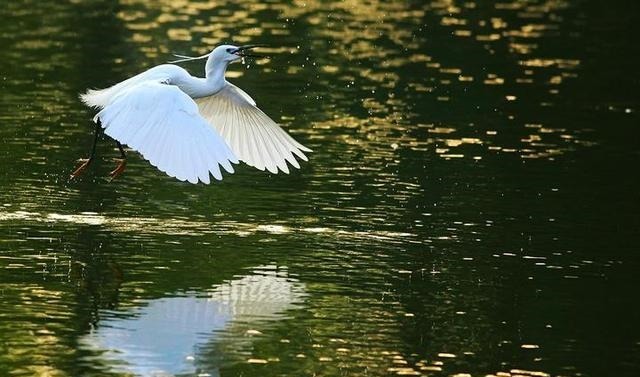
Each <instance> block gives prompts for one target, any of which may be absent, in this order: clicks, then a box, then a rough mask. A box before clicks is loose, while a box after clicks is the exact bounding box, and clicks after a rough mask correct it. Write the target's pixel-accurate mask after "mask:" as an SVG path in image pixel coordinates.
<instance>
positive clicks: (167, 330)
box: [80, 266, 305, 376]
mask: <svg viewBox="0 0 640 377" xmlns="http://www.w3.org/2000/svg"><path fill="white" fill-rule="evenodd" d="M304 296H305V293H304V286H303V284H301V283H299V282H297V281H296V280H294V279H291V278H289V277H288V276H287V274H286V272H283V271H282V270H276V269H275V268H274V267H273V266H261V267H258V268H257V269H256V270H255V273H254V274H251V275H247V276H244V277H242V278H239V279H235V280H231V281H229V282H226V283H223V284H220V285H218V286H216V287H215V288H214V289H213V290H212V291H210V292H209V293H208V294H207V296H206V297H202V296H201V295H196V294H192V295H182V296H176V297H164V298H159V299H154V300H150V301H148V302H147V303H146V305H145V306H140V307H138V308H136V309H134V310H131V311H127V312H115V313H114V312H105V313H103V316H104V317H106V319H104V320H101V321H100V322H99V324H98V327H97V328H96V329H94V330H93V331H91V332H90V333H89V334H87V335H85V336H84V337H83V338H82V339H81V342H80V343H81V345H82V346H83V348H85V349H88V350H93V351H97V352H100V353H101V359H103V361H104V362H106V364H107V365H109V368H110V369H111V371H113V372H120V373H132V374H134V375H141V376H171V375H176V374H183V373H187V374H188V373H200V374H203V375H209V376H219V375H220V373H219V367H218V365H216V364H215V362H214V363H212V361H211V358H212V356H211V355H210V354H207V355H204V351H205V350H206V349H211V347H207V346H210V345H212V344H215V343H217V342H218V341H220V338H222V336H223V334H224V333H225V332H229V331H230V330H231V329H232V328H233V327H234V324H239V323H242V324H245V325H246V324H249V325H251V326H252V327H256V328H260V326H261V325H262V326H265V325H266V324H267V322H268V321H275V320H278V319H282V318H283V317H284V313H285V312H286V311H287V310H289V309H292V308H293V307H294V306H295V304H296V303H300V302H302V300H303V299H304ZM246 333H248V334H259V331H258V330H255V329H253V328H252V329H251V330H248V331H247V332H246ZM250 339H251V338H250V337H245V336H243V337H242V338H241V339H235V340H233V338H231V340H230V341H231V342H237V343H242V342H246V341H250ZM234 347H238V345H235V344H234ZM240 348H242V345H240Z"/></svg>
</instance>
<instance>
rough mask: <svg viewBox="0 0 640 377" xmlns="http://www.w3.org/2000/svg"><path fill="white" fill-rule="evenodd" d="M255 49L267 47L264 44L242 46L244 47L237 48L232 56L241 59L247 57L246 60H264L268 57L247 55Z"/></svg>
mask: <svg viewBox="0 0 640 377" xmlns="http://www.w3.org/2000/svg"><path fill="white" fill-rule="evenodd" d="M257 47H267V45H264V44H256V45H244V46H240V47H238V49H237V50H236V51H235V52H234V54H236V55H238V56H242V57H247V58H265V57H268V55H263V54H248V53H247V52H252V51H251V50H252V49H254V48H257Z"/></svg>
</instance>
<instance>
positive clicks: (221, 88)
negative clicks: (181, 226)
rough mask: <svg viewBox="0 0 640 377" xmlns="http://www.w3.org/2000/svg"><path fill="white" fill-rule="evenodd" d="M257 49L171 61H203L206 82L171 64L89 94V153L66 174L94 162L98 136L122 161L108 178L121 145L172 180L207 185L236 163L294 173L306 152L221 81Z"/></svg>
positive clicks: (224, 48)
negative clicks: (103, 136)
mask: <svg viewBox="0 0 640 377" xmlns="http://www.w3.org/2000/svg"><path fill="white" fill-rule="evenodd" d="M256 47H261V45H245V46H232V45H221V46H218V47H216V48H214V49H213V50H212V51H211V52H210V53H208V54H205V55H202V56H197V57H189V56H183V55H176V56H177V57H179V58H181V59H179V60H175V61H172V62H170V63H180V62H184V61H190V60H197V59H207V62H206V65H205V77H204V78H201V77H194V76H191V75H190V74H189V73H188V72H187V71H186V70H185V69H183V68H182V67H179V66H177V65H175V64H162V65H159V66H156V67H153V68H150V69H148V70H146V71H144V72H142V73H140V74H138V75H135V76H133V77H131V78H128V79H126V80H124V81H122V82H119V83H117V84H115V85H113V86H111V87H109V88H106V89H99V90H92V89H90V90H88V91H87V92H86V93H84V94H81V95H80V98H81V100H82V102H84V103H85V104H86V105H87V106H90V107H93V108H96V109H98V110H99V112H98V114H97V115H96V116H95V117H94V118H93V121H94V122H95V134H94V138H93V145H92V147H91V152H90V156H89V158H87V159H81V160H79V161H80V162H81V164H80V165H79V166H78V167H77V168H76V169H75V171H74V172H73V173H72V174H71V177H72V178H75V177H77V176H78V175H80V174H82V173H83V172H84V171H85V170H86V169H87V167H88V166H89V165H90V164H91V162H92V161H93V160H94V157H95V154H96V143H97V141H98V137H99V135H100V133H101V132H104V133H105V134H106V135H108V136H110V137H111V138H113V139H115V141H116V145H117V147H118V149H119V151H120V155H121V158H120V159H116V160H117V161H118V165H117V166H116V168H115V169H114V170H113V171H112V172H111V173H110V176H111V179H112V180H113V179H115V178H116V177H118V176H119V175H120V174H122V172H123V171H124V169H125V166H126V154H125V151H124V148H123V146H122V145H123V144H125V145H127V146H128V147H129V148H131V149H134V150H136V151H138V152H139V153H140V154H141V155H142V156H143V157H144V158H145V159H147V160H149V162H150V163H151V164H152V165H154V166H155V167H157V168H158V169H160V170H161V171H163V172H165V173H166V174H167V175H169V176H171V177H175V178H177V179H179V180H181V181H188V182H190V183H198V182H203V183H205V184H209V183H210V182H211V179H210V176H213V178H214V179H217V180H221V179H222V171H221V169H220V167H222V168H223V169H224V170H226V171H227V172H228V173H233V172H234V169H233V166H232V164H237V163H238V162H239V161H242V162H244V163H246V164H247V165H249V166H253V167H255V168H257V169H259V170H263V171H264V170H267V171H269V172H271V173H274V174H276V173H278V172H280V171H282V172H284V173H287V174H288V173H289V167H288V165H287V163H289V164H290V165H291V166H293V167H295V168H298V169H299V168H300V164H299V163H298V161H297V159H301V160H304V161H307V157H306V156H305V154H304V152H311V150H310V149H309V148H307V147H305V146H303V145H302V144H300V143H298V142H297V141H296V140H294V139H293V138H292V137H291V136H290V135H289V134H287V133H286V132H285V131H284V130H283V129H282V128H280V126H279V125H278V124H277V123H276V122H274V121H273V120H272V119H271V118H269V116H267V115H266V114H265V113H264V112H262V110H260V109H259V108H258V107H257V106H256V102H255V101H254V100H253V99H252V98H251V97H250V96H249V95H248V94H247V93H245V92H244V91H243V90H242V89H240V88H238V87H237V86H235V85H233V84H232V83H230V82H228V81H227V80H226V79H225V72H226V69H227V66H228V65H229V64H230V63H233V62H236V61H239V60H241V59H243V58H245V57H257V56H261V55H256V54H252V53H251V52H252V49H254V48H256Z"/></svg>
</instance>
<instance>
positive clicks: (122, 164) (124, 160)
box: [109, 141, 127, 182]
mask: <svg viewBox="0 0 640 377" xmlns="http://www.w3.org/2000/svg"><path fill="white" fill-rule="evenodd" d="M116 144H117V145H118V150H120V158H115V159H114V160H115V161H118V165H117V166H116V168H115V169H113V171H112V172H111V173H109V176H110V177H111V178H110V179H109V182H111V181H113V180H114V179H116V178H118V176H120V174H122V172H123V171H124V168H125V167H126V166H127V155H126V154H125V153H124V148H122V144H120V142H119V141H116Z"/></svg>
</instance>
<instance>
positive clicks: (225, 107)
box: [195, 84, 311, 174]
mask: <svg viewBox="0 0 640 377" xmlns="http://www.w3.org/2000/svg"><path fill="white" fill-rule="evenodd" d="M195 101H196V103H197V104H198V107H199V108H200V114H202V116H203V117H204V118H205V119H206V120H208V121H209V124H211V125H212V126H213V127H215V129H216V130H218V132H220V134H221V135H222V137H224V139H225V140H226V141H227V143H228V144H229V146H230V147H231V150H232V151H233V153H235V154H236V156H238V158H239V159H240V160H241V161H244V162H245V163H247V164H248V165H250V166H254V167H256V168H258V169H259V170H265V169H267V170H268V171H270V172H271V173H277V172H278V169H279V170H281V171H283V172H285V173H287V174H288V173H289V168H288V166H287V161H288V162H289V163H290V164H291V165H293V166H294V167H296V168H298V169H299V168H300V164H298V161H296V157H295V156H297V157H298V158H300V159H302V160H304V161H307V156H305V155H304V153H303V152H311V149H309V148H307V147H305V146H304V145H302V144H300V143H298V142H297V141H295V140H294V139H293V138H292V137H291V136H289V134H287V133H286V132H285V131H284V130H283V129H282V128H280V126H278V124H276V122H274V121H273V120H271V118H269V117H268V116H267V115H266V114H265V113H263V112H262V110H260V109H259V108H258V107H256V103H255V102H254V101H253V99H251V97H249V95H248V94H247V93H245V92H244V91H242V89H240V88H238V87H237V86H235V85H233V84H227V85H226V86H225V87H224V88H223V89H222V90H221V91H219V92H218V93H216V94H214V95H212V96H209V97H202V98H197V99H196V100H195Z"/></svg>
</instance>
